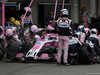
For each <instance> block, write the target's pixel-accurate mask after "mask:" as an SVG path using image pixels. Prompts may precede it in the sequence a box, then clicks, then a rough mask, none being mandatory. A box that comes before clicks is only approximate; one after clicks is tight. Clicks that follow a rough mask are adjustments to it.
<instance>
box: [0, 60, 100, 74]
mask: <svg viewBox="0 0 100 75" xmlns="http://www.w3.org/2000/svg"><path fill="white" fill-rule="evenodd" d="M0 75H100V64H89V65H70V66H63V65H62V66H57V65H56V62H55V61H54V62H51V61H50V62H49V61H48V62H47V61H46V62H45V61H38V62H37V61H35V62H33V63H19V62H13V61H1V62H0Z"/></svg>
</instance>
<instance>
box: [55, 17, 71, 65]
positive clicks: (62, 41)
mask: <svg viewBox="0 0 100 75" xmlns="http://www.w3.org/2000/svg"><path fill="white" fill-rule="evenodd" d="M70 24H71V20H69V19H68V18H67V17H64V18H59V19H58V20H57V25H58V34H59V41H58V53H57V63H60V62H61V55H62V50H64V61H63V62H64V63H67V58H68V47H69V37H68V36H69V32H70V30H69V28H70Z"/></svg>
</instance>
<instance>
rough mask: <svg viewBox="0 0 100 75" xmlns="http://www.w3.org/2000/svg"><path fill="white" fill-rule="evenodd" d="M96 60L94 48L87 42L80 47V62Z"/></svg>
mask: <svg viewBox="0 0 100 75" xmlns="http://www.w3.org/2000/svg"><path fill="white" fill-rule="evenodd" d="M93 61H94V53H93V50H92V48H91V47H90V46H89V45H88V44H86V45H84V46H81V47H80V48H79V62H80V63H81V64H89V63H91V62H93Z"/></svg>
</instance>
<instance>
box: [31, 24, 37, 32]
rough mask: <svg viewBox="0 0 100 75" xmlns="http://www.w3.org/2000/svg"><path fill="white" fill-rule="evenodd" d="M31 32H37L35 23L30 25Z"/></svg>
mask: <svg viewBox="0 0 100 75" xmlns="http://www.w3.org/2000/svg"><path fill="white" fill-rule="evenodd" d="M31 32H33V33H36V32H38V27H37V26H36V25H32V26H31Z"/></svg>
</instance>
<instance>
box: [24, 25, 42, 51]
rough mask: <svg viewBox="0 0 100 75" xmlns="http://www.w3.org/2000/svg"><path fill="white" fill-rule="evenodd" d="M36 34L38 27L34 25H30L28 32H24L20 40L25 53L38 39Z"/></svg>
mask: <svg viewBox="0 0 100 75" xmlns="http://www.w3.org/2000/svg"><path fill="white" fill-rule="evenodd" d="M37 32H38V27H37V26H36V25H32V26H31V28H30V30H29V31H26V32H25V34H24V38H22V42H23V49H24V50H25V52H27V51H28V50H29V49H31V48H32V47H33V46H34V44H35V42H36V41H37V40H38V38H40V37H39V36H38V35H36V34H37Z"/></svg>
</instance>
